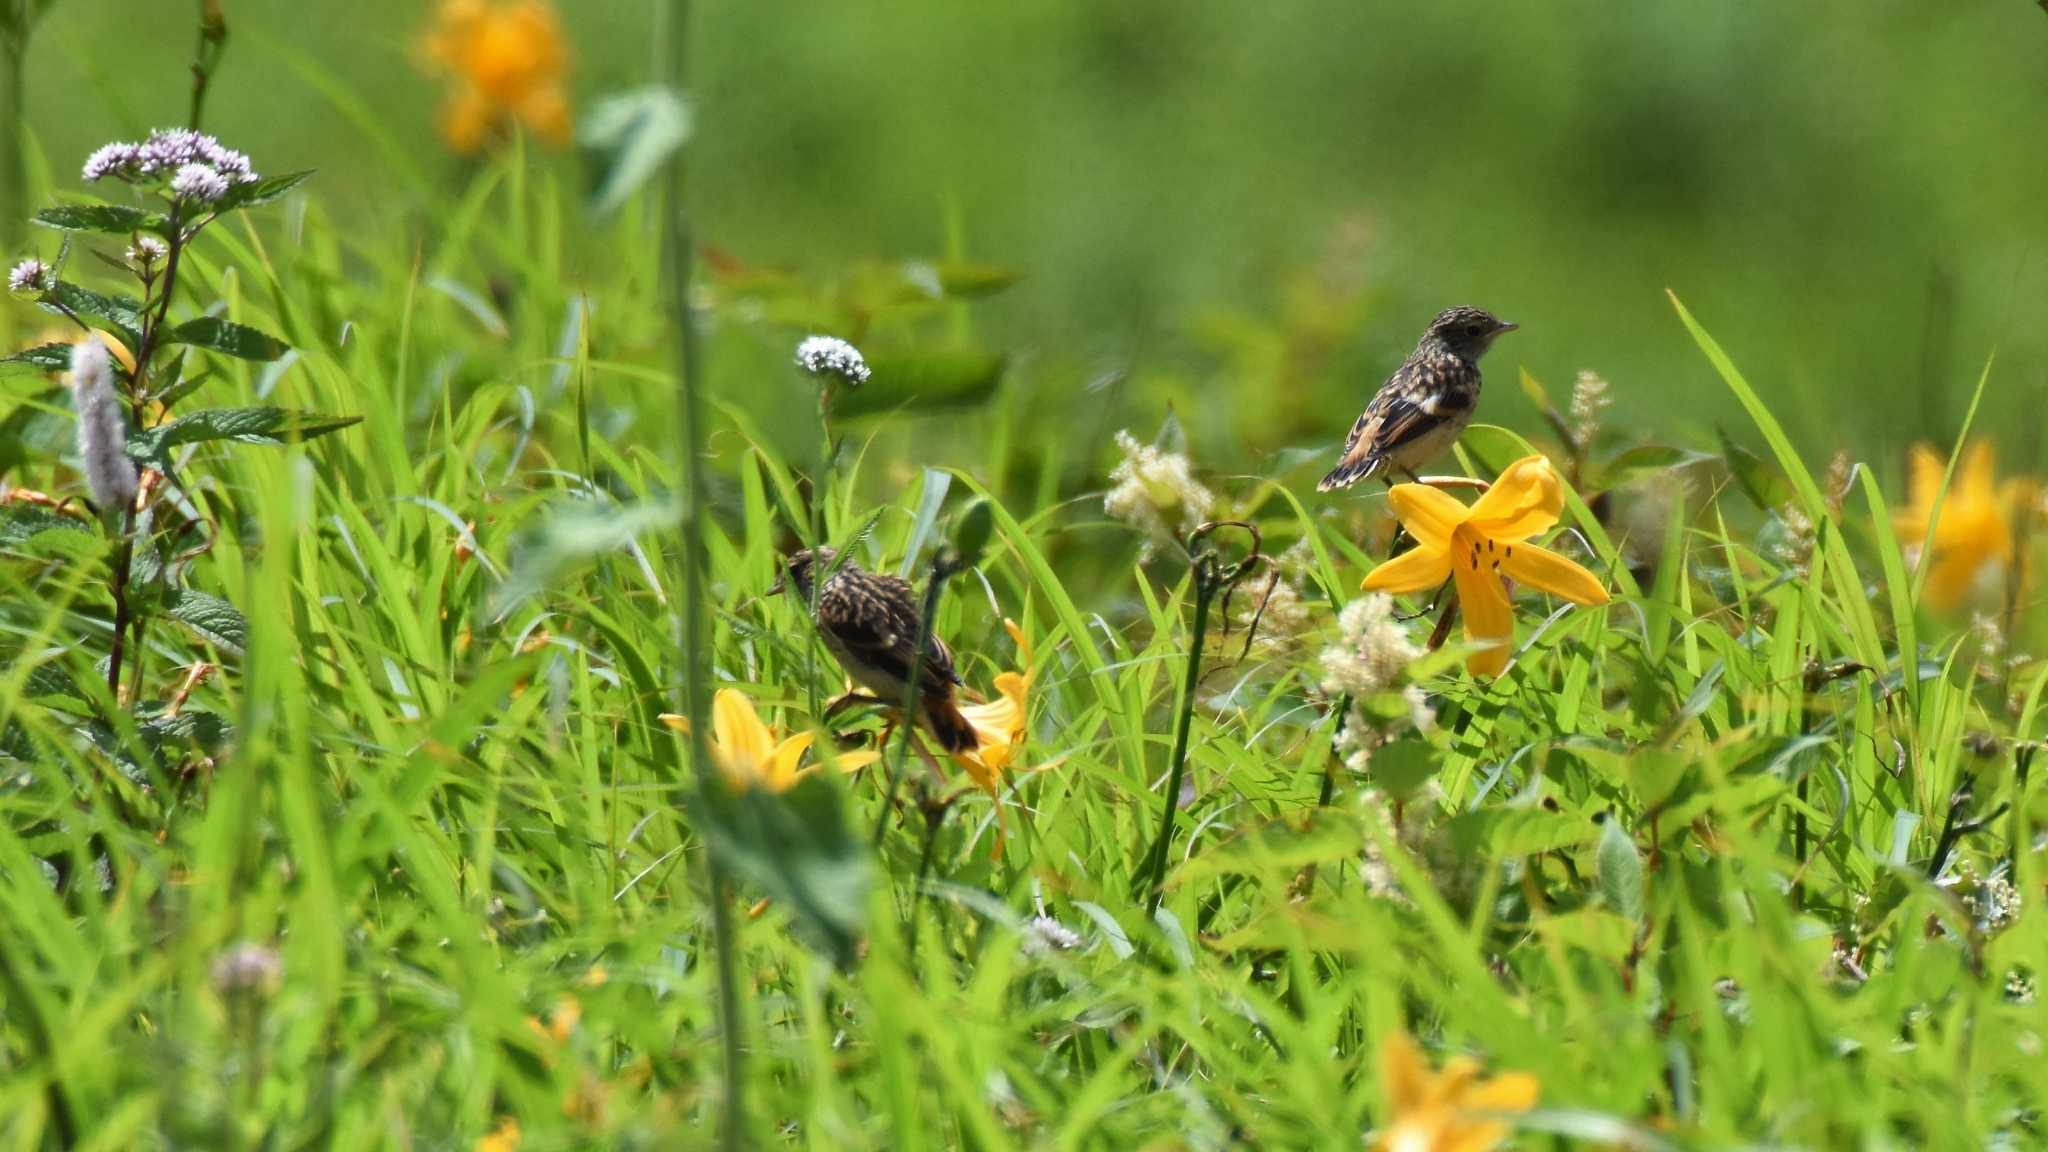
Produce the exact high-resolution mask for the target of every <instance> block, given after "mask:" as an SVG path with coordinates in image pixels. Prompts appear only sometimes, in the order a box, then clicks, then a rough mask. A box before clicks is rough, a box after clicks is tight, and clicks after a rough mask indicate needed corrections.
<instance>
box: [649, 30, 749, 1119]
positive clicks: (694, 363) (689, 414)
mask: <svg viewBox="0 0 2048 1152" xmlns="http://www.w3.org/2000/svg"><path fill="white" fill-rule="evenodd" d="M667 17H668V37H667V44H668V50H667V53H666V57H665V59H664V60H663V66H664V69H665V71H666V72H667V75H666V77H665V79H666V81H667V83H668V86H669V88H670V89H671V90H672V91H674V92H675V93H676V94H678V95H680V94H682V93H683V92H684V91H686V90H687V89H686V87H685V84H684V80H685V73H686V69H685V62H686V61H687V59H688V48H689V43H688V38H689V5H688V3H687V0H671V2H670V3H669V5H668V6H667ZM684 154H685V150H683V149H677V151H676V153H675V156H674V158H673V159H671V160H670V161H669V170H668V179H667V180H666V181H665V182H664V185H663V192H662V209H663V216H664V217H665V218H666V219H665V223H666V225H667V227H665V228H663V229H662V239H663V248H664V250H665V251H664V256H665V263H666V264H667V265H668V294H669V309H670V312H671V316H672V319H673V321H674V324H675V328H676V332H675V344H676V419H677V433H678V442H679V443H680V445H681V451H682V461H681V465H682V469H681V470H682V482H683V499H682V502H681V504H682V508H681V517H680V523H679V524H678V528H679V530H680V535H681V537H682V541H681V543H682V548H681V563H682V568H683V572H682V581H681V583H682V591H683V594H682V616H683V635H682V648H683V650H682V668H683V683H682V695H683V700H682V705H683V714H684V715H685V716H687V717H689V720H690V731H689V748H690V779H691V780H692V781H693V782H694V783H695V785H696V788H697V789H698V790H700V791H701V790H702V789H704V788H706V787H709V782H710V781H711V780H712V779H713V777H714V776H715V773H714V772H713V771H712V770H711V759H710V756H709V754H708V751H709V750H708V749H707V748H706V747H705V745H704V739H705V733H706V732H707V731H708V730H709V724H708V715H707V714H708V712H709V707H708V703H709V696H708V693H707V691H706V689H707V688H708V686H709V673H710V657H711V652H710V646H711V633H710V628H709V620H708V612H707V611H706V599H707V595H708V590H707V585H706V571H705V569H706V567H707V564H706V558H705V549H704V520H703V517H704V496H705V476H704V442H705V429H704V398H703V395H702V384H703V377H702V375H701V373H700V369H701V360H702V357H701V351H700V349H699V347H698V336H697V325H696V318H695V315H694V313H693V312H692V309H691V305H690V278H691V272H692V269H691V259H692V256H693V252H692V248H693V245H694V241H693V240H692V236H691V227H690V215H689V209H688V203H687V201H686V200H685V197H684V160H683V157H684ZM678 790H679V791H680V787H679V789H678ZM706 862H707V864H706V866H707V871H708V873H709V877H710V897H711V934H712V948H713V951H714V952H715V955H716V968H715V973H716V976H717V980H718V1024H719V1037H720V1042H721V1043H720V1051H721V1065H722V1075H723V1080H724V1090H723V1094H722V1097H721V1099H720V1115H719V1141H720V1145H721V1146H722V1147H724V1148H727V1149H737V1148H741V1147H743V1146H744V1145H745V1143H746V1132H745V1125H746V1112H745V1100H744V1093H743V1089H744V1082H743V1080H742V1078H741V1077H742V1073H743V1068H742V1061H741V1046H740V1006H739V984H738V962H737V958H736V956H735V955H734V948H733V931H734V927H735V925H734V922H733V915H732V893H731V891H730V886H729V885H728V883H727V881H726V878H725V875H724V869H723V868H722V867H721V866H720V865H719V863H718V861H717V859H716V858H715V857H713V856H711V855H710V854H709V853H708V852H707V853H706Z"/></svg>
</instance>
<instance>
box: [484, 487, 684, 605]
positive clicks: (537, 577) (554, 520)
mask: <svg viewBox="0 0 2048 1152" xmlns="http://www.w3.org/2000/svg"><path fill="white" fill-rule="evenodd" d="M675 522H676V511H675V509H674V508H673V507H672V506H670V505H668V504H664V503H649V504H630V505H618V504H609V503H607V504H592V503H587V502H579V503H573V504H565V505H563V506H561V507H559V508H557V509H555V510H553V511H552V512H550V513H548V514H547V515H545V516H543V517H541V518H540V519H538V520H537V521H536V522H535V526H534V527H532V528H529V529H526V530H524V531H523V532H522V533H521V535H520V538H519V540H518V542H517V543H516V544H515V545H514V546H513V551H512V562H511V569H512V572H511V575H510V576H508V577H507V578H506V580H505V582H504V583H503V584H501V585H499V586H498V587H497V589H496V590H495V591H493V593H492V595H491V603H492V605H493V609H494V610H495V611H503V610H504V609H506V608H508V607H510V606H512V605H514V604H517V603H518V602H519V601H521V600H523V599H525V598H526V597H528V596H531V595H534V594H535V593H537V592H539V591H541V590H542V589H544V588H547V587H549V586H550V585H552V584H554V583H555V582H556V581H558V580H560V579H562V578H563V577H564V576H567V575H568V574H569V573H570V572H572V571H573V570H575V569H576V568H577V567H578V566H580V565H582V564H583V563H584V562H585V561H588V560H591V559H594V558H595V557H598V556H602V555H604V554H606V553H608V552H617V551H619V550H621V549H623V548H627V547H629V546H631V545H632V544H633V543H634V541H635V540H636V539H637V538H638V537H639V536H640V535H641V534H642V533H645V532H653V531H658V530H660V529H663V528H673V527H674V526H675Z"/></svg>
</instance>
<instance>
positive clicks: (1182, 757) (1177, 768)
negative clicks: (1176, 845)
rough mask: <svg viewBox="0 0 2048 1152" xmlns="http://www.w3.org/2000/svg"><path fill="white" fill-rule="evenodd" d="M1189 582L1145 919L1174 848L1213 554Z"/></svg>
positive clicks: (1212, 588) (1198, 563) (1199, 560)
mask: <svg viewBox="0 0 2048 1152" xmlns="http://www.w3.org/2000/svg"><path fill="white" fill-rule="evenodd" d="M1192 578H1193V580H1194V593H1195V625H1194V631H1193V633H1192V634H1191V635H1190V637H1189V639H1188V665H1187V672H1186V673H1185V674H1184V675H1183V676H1182V677H1181V686H1180V717H1179V720H1178V722H1177V723H1176V725H1175V727H1174V733H1173V761H1172V768H1171V769H1170V770H1169V771H1168V773H1167V776H1166V797H1165V801H1164V803H1162V804H1161V805H1160V814H1159V838H1158V839H1157V840H1155V841H1153V844H1152V852H1151V854H1150V856H1149V857H1148V859H1147V861H1146V880H1145V884H1144V886H1143V887H1142V888H1140V889H1139V892H1140V893H1148V892H1149V893H1150V894H1151V896H1150V899H1149V901H1148V902H1147V904H1146V908H1145V913H1146V915H1148V916H1149V915H1154V914H1156V913H1157V912H1158V911H1159V901H1160V899H1161V898H1162V897H1163V896H1164V895H1165V894H1166V893H1165V884H1166V859H1167V856H1168V854H1169V852H1170V850H1171V848H1172V846H1173V820H1174V817H1175V816H1176V815H1178V814H1179V812H1180V784H1181V780H1182V778H1183V777H1184V776H1185V775H1186V773H1187V766H1188V732H1189V730H1190V729H1191V728H1192V727H1193V725H1194V719H1195V685H1196V683H1197V682H1198V681H1200V680H1201V678H1202V644H1203V642H1204V641H1206V640H1207V639H1208V636H1209V601H1210V600H1211V599H1212V598H1214V596H1215V594H1216V587H1217V581H1216V559H1215V555H1214V554H1213V553H1203V554H1202V555H1200V556H1198V557H1196V558H1195V563H1194V565H1193V572H1192Z"/></svg>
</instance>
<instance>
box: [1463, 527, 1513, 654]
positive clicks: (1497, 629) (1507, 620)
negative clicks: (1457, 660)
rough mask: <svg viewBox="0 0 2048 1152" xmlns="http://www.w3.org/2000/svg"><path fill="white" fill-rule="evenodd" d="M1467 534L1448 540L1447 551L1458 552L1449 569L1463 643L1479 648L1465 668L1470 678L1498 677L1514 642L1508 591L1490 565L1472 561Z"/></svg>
mask: <svg viewBox="0 0 2048 1152" xmlns="http://www.w3.org/2000/svg"><path fill="white" fill-rule="evenodd" d="M1471 535H1472V533H1471V531H1470V529H1469V527H1468V528H1464V529H1460V530H1459V532H1458V533H1457V535H1456V536H1454V537H1453V538H1452V540H1451V548H1452V549H1453V550H1454V551H1459V552H1460V554H1459V555H1458V556H1457V557H1456V561H1455V562H1454V563H1453V564H1452V565H1451V574H1452V575H1453V576H1454V577H1455V578H1456V580H1457V582H1458V605H1459V607H1460V609H1461V610H1462V611H1463V613H1464V616H1465V642H1466V643H1468V644H1475V645H1478V644H1483V645H1487V647H1482V648H1475V649H1474V650H1473V652H1472V654H1471V655H1470V656H1467V657H1466V658H1465V667H1466V669H1467V670H1469V671H1470V672H1471V673H1472V674H1473V675H1474V676H1498V675H1500V674H1501V671H1502V670H1503V669H1505V668H1506V667H1507V666H1508V658H1509V656H1511V655H1512V654H1513V651H1512V649H1513V645H1514V640H1515V606H1514V604H1513V603H1511V602H1510V601H1509V600H1508V590H1507V589H1506V588H1505V587H1503V586H1502V584H1501V582H1500V576H1499V574H1498V573H1496V572H1494V570H1493V568H1492V566H1491V564H1489V563H1487V562H1485V561H1482V560H1479V559H1475V558H1474V557H1475V555H1476V553H1475V551H1474V548H1473V547H1467V544H1468V542H1470V543H1473V544H1475V545H1476V542H1475V541H1471Z"/></svg>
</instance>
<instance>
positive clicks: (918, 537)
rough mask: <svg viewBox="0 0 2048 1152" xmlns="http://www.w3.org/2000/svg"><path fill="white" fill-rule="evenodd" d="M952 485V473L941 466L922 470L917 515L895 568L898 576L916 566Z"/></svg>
mask: <svg viewBox="0 0 2048 1152" xmlns="http://www.w3.org/2000/svg"><path fill="white" fill-rule="evenodd" d="M952 486H953V474H952V473H951V472H948V471H946V470H945V469H943V468H927V469H925V470H924V487H923V490H922V491H921V492H920V493H919V494H918V498H917V517H916V519H915V520H914V521H913V522H912V524H911V528H910V543H909V544H907V545H905V546H904V549H903V563H902V564H901V565H900V566H898V568H897V569H896V574H897V575H898V576H909V575H910V572H911V569H913V568H915V567H917V557H918V554H919V553H921V552H923V551H924V546H925V542H926V541H927V540H929V539H931V535H932V526H933V525H935V524H937V523H938V521H939V509H940V508H941V507H943V506H944V505H945V503H946V492H947V490H948V489H950V488H952Z"/></svg>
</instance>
